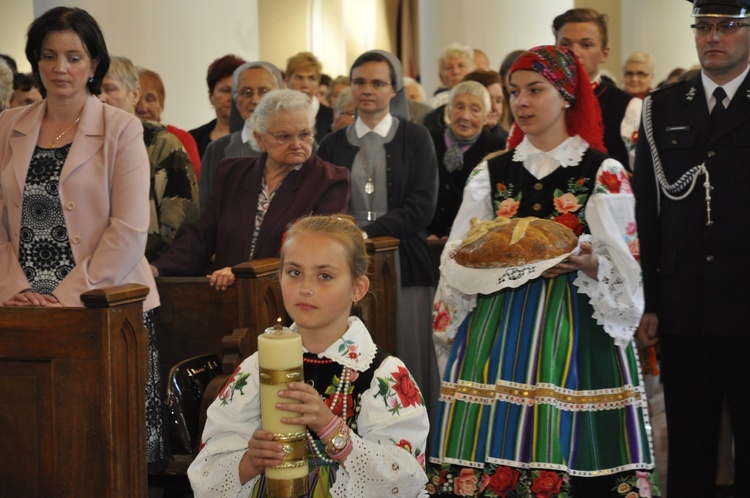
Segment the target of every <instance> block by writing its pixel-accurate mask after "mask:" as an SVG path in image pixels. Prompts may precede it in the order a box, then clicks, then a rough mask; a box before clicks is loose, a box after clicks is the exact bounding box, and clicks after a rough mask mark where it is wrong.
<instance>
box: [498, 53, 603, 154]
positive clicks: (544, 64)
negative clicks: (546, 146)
mask: <svg viewBox="0 0 750 498" xmlns="http://www.w3.org/2000/svg"><path fill="white" fill-rule="evenodd" d="M519 70H525V71H534V72H535V73H539V74H541V75H542V76H544V77H545V78H546V79H547V81H549V82H550V83H551V84H552V86H554V87H555V88H556V89H557V91H558V92H560V95H562V97H563V99H565V101H566V102H568V103H569V104H570V108H569V109H568V110H567V111H566V113H565V124H566V125H567V128H568V133H570V134H571V135H580V136H581V138H583V139H584V140H586V142H588V144H589V145H590V146H591V147H592V148H594V149H597V150H600V151H602V152H607V149H606V147H605V146H604V124H603V122H602V112H601V109H600V107H599V101H598V100H597V98H596V95H594V90H593V89H592V88H591V82H590V81H589V77H588V74H586V70H585V69H584V67H583V64H581V62H580V61H579V60H578V57H576V55H575V54H574V53H573V52H572V51H570V50H569V49H567V48H565V47H555V46H553V45H542V46H539V47H534V48H532V49H531V50H528V51H527V52H524V53H522V54H521V55H519V56H518V58H517V59H516V61H515V62H514V63H513V65H512V66H511V67H510V71H508V75H509V76H508V77H509V78H510V75H512V74H513V73H514V72H515V71H519ZM523 135H524V134H523V131H521V129H520V128H519V127H518V126H514V127H513V131H512V133H511V136H510V138H509V139H508V149H514V148H515V147H516V146H517V145H518V144H519V143H521V140H523Z"/></svg>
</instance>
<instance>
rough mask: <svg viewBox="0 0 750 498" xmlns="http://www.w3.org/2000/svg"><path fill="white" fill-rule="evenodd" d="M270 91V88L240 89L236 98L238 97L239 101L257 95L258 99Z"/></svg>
mask: <svg viewBox="0 0 750 498" xmlns="http://www.w3.org/2000/svg"><path fill="white" fill-rule="evenodd" d="M270 91H271V89H270V88H258V89H257V90H255V89H253V88H240V89H239V90H237V93H235V94H234V95H235V97H237V99H251V98H253V97H255V96H256V95H257V96H258V98H261V97H262V96H264V95H265V94H267V93H268V92H270Z"/></svg>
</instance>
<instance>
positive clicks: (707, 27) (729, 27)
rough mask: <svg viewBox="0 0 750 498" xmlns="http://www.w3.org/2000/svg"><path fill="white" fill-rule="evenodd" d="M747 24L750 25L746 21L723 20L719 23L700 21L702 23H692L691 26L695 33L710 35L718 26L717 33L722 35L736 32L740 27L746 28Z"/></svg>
mask: <svg viewBox="0 0 750 498" xmlns="http://www.w3.org/2000/svg"><path fill="white" fill-rule="evenodd" d="M746 26H750V24H748V23H746V22H739V21H723V22H717V23H707V22H706V23H700V24H692V25H691V26H690V27H691V28H693V33H695V34H696V35H698V36H708V35H710V34H711V31H713V29H714V28H716V33H718V34H720V35H727V34H729V33H734V32H735V31H737V30H738V29H740V28H744V27H746Z"/></svg>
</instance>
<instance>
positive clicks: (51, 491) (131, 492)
mask: <svg viewBox="0 0 750 498" xmlns="http://www.w3.org/2000/svg"><path fill="white" fill-rule="evenodd" d="M147 294H148V288H147V287H144V286H142V285H135V284H128V285H120V286H115V287H111V288H107V289H100V290H94V291H90V292H87V293H85V294H83V295H82V296H81V300H82V301H83V302H84V304H85V305H86V307H85V308H11V307H8V308H0V393H2V397H0V419H1V420H2V423H0V441H2V443H0V496H8V497H10V496H61V497H62V496H117V497H145V496H146V495H147V484H146V483H147V479H146V474H147V469H146V405H145V392H146V376H147V368H148V360H147V358H148V356H147V355H148V332H147V331H146V329H145V327H144V326H143V300H144V299H145V297H146V295H147Z"/></svg>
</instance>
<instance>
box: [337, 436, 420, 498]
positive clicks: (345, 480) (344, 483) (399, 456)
mask: <svg viewBox="0 0 750 498" xmlns="http://www.w3.org/2000/svg"><path fill="white" fill-rule="evenodd" d="M352 445H353V448H352V452H351V454H349V456H348V457H347V458H346V462H345V464H344V466H342V467H341V469H340V470H339V472H338V474H337V476H336V482H335V483H334V485H333V486H332V487H331V496H332V497H341V498H348V497H351V496H361V497H363V498H365V497H372V498H382V497H383V496H409V497H417V496H422V493H423V490H424V487H425V485H426V484H427V475H426V474H425V473H424V470H423V469H422V467H421V466H420V465H419V464H418V463H417V461H416V460H415V459H413V458H406V459H405V458H403V456H404V454H403V453H402V452H404V451H406V450H405V449H403V448H400V447H398V446H392V445H389V444H387V443H386V444H378V445H372V444H369V445H368V444H366V442H365V441H363V440H362V439H361V438H360V437H359V436H357V435H356V434H352ZM405 476H409V477H408V478H405Z"/></svg>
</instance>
